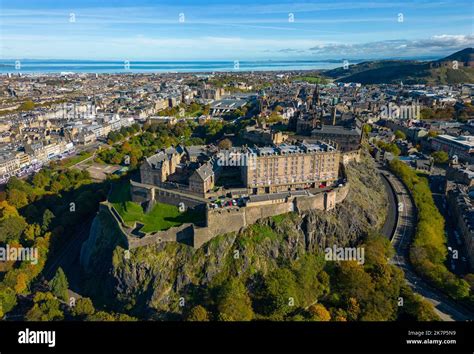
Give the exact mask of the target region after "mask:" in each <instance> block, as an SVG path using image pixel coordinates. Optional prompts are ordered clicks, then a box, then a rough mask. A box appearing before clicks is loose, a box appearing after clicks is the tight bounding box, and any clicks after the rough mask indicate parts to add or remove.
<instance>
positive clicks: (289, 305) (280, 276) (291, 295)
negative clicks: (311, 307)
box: [263, 268, 298, 318]
mask: <svg viewBox="0 0 474 354" xmlns="http://www.w3.org/2000/svg"><path fill="white" fill-rule="evenodd" d="M297 294H298V290H297V286H296V280H295V275H294V274H293V273H292V272H291V271H290V270H289V269H286V268H282V269H276V270H275V271H273V272H272V273H270V274H269V275H268V277H267V278H266V279H265V290H264V296H263V298H264V299H266V301H267V306H266V311H265V312H267V314H269V315H271V316H273V317H274V318H283V317H284V316H285V315H286V314H288V313H289V312H291V311H292V310H293V309H294V307H293V306H295V305H297V304H298V299H297Z"/></svg>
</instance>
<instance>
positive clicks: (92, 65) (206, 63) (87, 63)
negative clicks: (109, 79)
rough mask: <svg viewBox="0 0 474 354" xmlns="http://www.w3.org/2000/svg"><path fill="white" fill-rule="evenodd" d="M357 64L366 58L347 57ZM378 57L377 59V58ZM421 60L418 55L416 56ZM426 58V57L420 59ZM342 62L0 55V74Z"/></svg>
mask: <svg viewBox="0 0 474 354" xmlns="http://www.w3.org/2000/svg"><path fill="white" fill-rule="evenodd" d="M347 60H348V63H349V64H357V63H361V62H363V61H367V60H370V59H352V60H351V59H347ZM379 60H380V59H379ZM419 60H421V59H419ZM424 60H427V59H424ZM343 65H344V60H337V59H323V60H319V59H311V60H309V59H306V60H304V59H301V60H292V59H282V60H276V59H262V60H242V61H232V60H129V61H127V60H93V59H90V60H89V59H16V60H15V59H0V73H2V74H9V73H10V74H16V73H24V74H34V73H37V74H41V73H45V74H51V73H64V72H67V73H92V74H93V73H98V74H105V73H154V72H156V73H174V72H176V73H186V72H242V71H244V72H245V71H295V70H296V71H300V70H301V71H305V70H308V71H309V70H330V69H334V68H337V67H341V66H343Z"/></svg>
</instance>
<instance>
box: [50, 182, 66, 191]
mask: <svg viewBox="0 0 474 354" xmlns="http://www.w3.org/2000/svg"><path fill="white" fill-rule="evenodd" d="M62 188H63V186H62V185H61V183H59V182H58V181H54V182H53V183H51V187H50V191H51V192H53V193H55V194H56V193H59V192H60V191H61V189H62Z"/></svg>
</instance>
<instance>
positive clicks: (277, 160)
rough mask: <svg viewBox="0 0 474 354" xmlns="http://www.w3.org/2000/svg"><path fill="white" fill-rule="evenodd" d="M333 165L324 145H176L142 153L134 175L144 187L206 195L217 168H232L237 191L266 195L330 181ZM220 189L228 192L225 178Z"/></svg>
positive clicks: (331, 150) (335, 159) (335, 156)
mask: <svg viewBox="0 0 474 354" xmlns="http://www.w3.org/2000/svg"><path fill="white" fill-rule="evenodd" d="M196 156H198V157H196ZM339 163H340V153H339V151H337V150H336V148H335V147H334V146H332V145H330V144H327V143H311V144H309V143H305V142H303V143H300V144H298V145H288V144H280V145H276V146H274V147H262V148H257V147H256V148H245V147H243V148H239V149H234V150H220V151H217V150H212V151H211V150H209V149H207V148H206V147H196V146H192V147H186V148H182V147H181V146H178V147H176V148H168V149H166V150H163V151H160V152H159V153H157V154H155V155H153V156H151V157H148V158H147V159H146V160H145V161H144V162H143V164H142V165H141V166H140V179H141V183H142V184H144V185H148V186H158V187H162V188H170V189H179V190H180V191H181V192H183V193H191V194H194V195H197V196H199V197H202V198H208V197H211V196H213V192H214V189H215V187H216V181H217V180H218V178H219V175H220V174H221V173H222V171H223V170H225V169H227V168H229V169H234V170H235V169H236V168H237V169H240V178H241V185H240V186H239V187H238V190H239V191H240V193H241V194H249V195H254V194H269V193H277V192H284V191H292V190H302V189H308V188H318V187H319V186H326V185H330V184H331V183H332V182H334V181H336V180H337V179H338V175H339ZM223 187H224V188H226V189H227V190H230V189H228V188H227V186H226V185H225V181H224V186H223Z"/></svg>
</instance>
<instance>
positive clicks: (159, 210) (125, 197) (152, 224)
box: [109, 181, 203, 232]
mask: <svg viewBox="0 0 474 354" xmlns="http://www.w3.org/2000/svg"><path fill="white" fill-rule="evenodd" d="M109 202H111V203H112V205H113V206H114V208H115V210H117V212H118V213H119V214H120V216H121V217H122V219H123V221H124V222H125V223H126V224H127V225H132V224H133V223H134V222H135V221H137V222H141V223H142V224H143V225H144V226H143V228H142V229H141V231H143V232H155V231H160V230H166V229H169V228H170V227H173V226H179V225H182V224H184V223H189V222H190V223H194V222H198V221H200V220H202V218H203V215H202V213H200V212H196V211H192V210H189V211H185V212H184V213H181V212H180V211H179V210H178V207H176V206H174V205H170V204H164V203H156V204H155V206H154V207H153V209H152V210H151V211H150V212H149V213H145V212H144V211H143V208H142V207H141V205H139V204H137V203H134V202H132V201H130V184H129V182H128V181H124V182H119V183H117V184H116V185H114V188H113V189H112V193H111V194H110V196H109Z"/></svg>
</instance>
